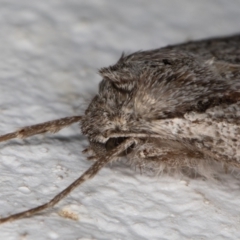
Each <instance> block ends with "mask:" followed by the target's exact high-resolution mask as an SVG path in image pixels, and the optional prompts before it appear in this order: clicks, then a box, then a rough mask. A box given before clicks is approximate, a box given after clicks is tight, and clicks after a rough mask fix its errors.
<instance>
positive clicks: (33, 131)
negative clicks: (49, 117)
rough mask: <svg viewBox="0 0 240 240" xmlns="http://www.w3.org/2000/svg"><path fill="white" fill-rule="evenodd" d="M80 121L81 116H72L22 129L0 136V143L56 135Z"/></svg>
mask: <svg viewBox="0 0 240 240" xmlns="http://www.w3.org/2000/svg"><path fill="white" fill-rule="evenodd" d="M81 119H82V116H72V117H65V118H60V119H56V120H53V121H48V122H44V123H39V124H35V125H32V126H27V127H23V128H20V129H19V130H18V131H16V132H12V133H7V134H5V135H2V136H0V142H5V141H7V140H10V139H13V138H26V137H30V136H33V135H37V134H42V133H46V132H51V133H56V132H58V131H60V130H61V129H63V128H65V127H67V126H69V125H71V124H73V123H75V122H79V121H80V120H81Z"/></svg>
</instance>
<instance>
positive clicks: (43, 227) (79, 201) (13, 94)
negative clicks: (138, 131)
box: [0, 0, 240, 240]
mask: <svg viewBox="0 0 240 240" xmlns="http://www.w3.org/2000/svg"><path fill="white" fill-rule="evenodd" d="M239 23H240V1H238V0H232V1H228V0H221V1H208V0H202V1H191V0H182V1H178V0H172V1H168V0H162V1H158V0H148V1H146V0H122V1H119V0H111V1H107V0H88V1H84V0H68V1H64V0H52V1H49V0H41V1H31V0H21V1H17V0H6V1H4V0H0V26H1V27H0V54H1V57H0V112H1V114H0V134H4V133H6V132H9V131H12V130H14V129H16V128H18V127H20V126H25V125H30V124H34V123H38V122H42V121H47V120H51V119H55V118H60V117H64V116H70V115H75V114H81V113H82V109H84V108H85V107H86V104H87V103H88V102H89V99H91V96H93V95H94V93H95V92H96V91H97V85H98V83H99V81H100V77H99V76H98V75H97V69H98V68H100V67H103V66H108V65H110V64H113V63H115V62H116V61H117V59H118V58H119V56H120V55H121V53H122V51H125V52H133V51H136V50H144V49H151V48H157V47H160V46H164V45H167V44H173V43H177V42H182V41H186V40H189V39H199V38H204V37H211V36H218V35H227V34H231V33H236V32H240V31H239ZM78 133H79V134H78ZM86 146H87V141H86V139H85V138H84V137H83V136H81V134H80V131H79V129H78V126H77V125H75V126H72V127H70V128H68V129H65V130H63V131H62V132H60V133H58V134H56V135H45V136H37V137H32V138H29V139H26V140H24V141H19V140H16V141H10V142H7V143H4V144H1V146H0V215H1V216H7V215H8V214H10V213H16V212H18V211H21V210H25V209H28V208H30V207H34V206H37V205H39V204H42V203H44V202H46V201H48V200H49V199H51V198H52V197H53V196H54V195H55V194H57V193H58V192H59V191H61V190H62V189H63V188H65V187H66V186H67V185H68V184H70V183H71V182H72V181H73V180H75V179H76V178H77V177H78V176H79V175H80V174H81V173H82V172H83V171H84V170H86V169H87V168H88V167H89V166H90V164H91V163H90V162H88V161H86V160H85V156H84V155H83V154H82V153H81V151H82V150H83V148H84V147H86ZM220 179H221V181H219V182H214V183H209V182H206V181H204V180H203V179H195V180H192V179H191V180H187V179H180V178H178V177H175V178H174V177H169V176H161V177H159V178H150V177H148V176H144V175H140V174H139V173H136V172H135V171H134V170H133V169H129V168H127V166H126V165H124V164H121V163H114V164H112V165H111V166H108V167H106V168H104V169H103V170H102V171H101V172H100V173H99V175H98V176H97V177H96V178H94V179H92V180H91V181H89V182H87V183H86V184H84V185H83V186H81V187H79V188H78V189H77V190H75V191H74V192H73V193H71V195H70V196H68V197H67V198H66V199H64V200H63V201H61V202H60V203H59V204H58V205H57V206H56V207H55V208H54V209H51V210H49V211H46V212H44V213H42V214H40V215H38V216H34V217H32V218H29V219H23V220H19V221H16V222H13V223H6V224H4V225H0V239H4V240H7V239H27V240H28V239H34V240H39V239H70V240H72V239H75V240H76V239H138V240H139V239H151V240H153V239H172V240H173V239H194V240H196V239H234V240H235V239H239V238H240V227H239V222H240V208H239V204H240V201H239V195H240V181H239V179H238V178H237V177H234V176H230V175H224V176H222V177H221V176H220ZM62 209H67V210H69V211H71V212H73V213H74V214H76V215H77V216H78V217H79V220H78V221H74V220H69V219H66V218H63V217H61V216H59V215H58V214H57V212H58V211H60V210H62Z"/></svg>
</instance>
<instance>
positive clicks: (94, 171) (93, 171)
mask: <svg viewBox="0 0 240 240" xmlns="http://www.w3.org/2000/svg"><path fill="white" fill-rule="evenodd" d="M136 142H137V141H136V140H135V139H133V138H129V139H126V140H125V141H124V142H123V143H121V144H120V145H119V146H117V147H116V148H115V149H113V150H112V151H110V152H109V153H108V154H107V155H106V156H105V157H102V158H100V159H99V160H98V161H97V162H95V163H94V164H93V165H92V166H91V167H90V168H89V169H88V170H87V171H86V172H84V173H83V174H82V175H81V176H80V177H79V178H78V179H77V180H75V181H74V182H73V183H72V184H70V185H69V186H68V187H67V188H65V189H64V190H63V191H62V192H60V193H59V194H57V195H56V196H55V197H54V198H52V200H50V201H49V202H47V203H45V204H43V205H40V206H38V207H35V208H32V209H29V210H26V211H23V212H20V213H17V214H13V215H10V216H8V217H6V218H0V223H4V222H9V221H14V220H17V219H20V218H24V217H30V216H32V215H34V214H36V213H38V212H40V211H43V210H45V209H48V208H50V207H53V206H54V205H56V204H57V203H58V202H59V201H60V200H62V199H63V198H65V197H66V196H67V195H68V194H69V193H70V192H72V191H73V190H74V189H75V188H76V187H78V186H79V185H81V184H82V183H84V182H85V181H87V180H89V179H91V178H93V177H94V176H95V175H96V174H97V173H98V172H99V171H100V170H101V169H102V168H103V167H104V165H106V164H107V163H109V162H110V161H113V160H114V159H115V158H116V157H118V155H119V154H121V153H122V152H123V151H125V150H126V149H128V148H129V147H131V146H132V145H133V144H134V143H136Z"/></svg>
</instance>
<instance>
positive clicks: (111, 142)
mask: <svg viewBox="0 0 240 240" xmlns="http://www.w3.org/2000/svg"><path fill="white" fill-rule="evenodd" d="M125 139H126V138H124V137H119V138H109V139H108V140H107V142H106V143H105V147H106V150H107V151H111V150H112V149H114V148H115V147H117V146H118V145H119V144H121V143H122V142H123V141H124V140H125Z"/></svg>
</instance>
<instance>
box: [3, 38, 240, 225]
mask: <svg viewBox="0 0 240 240" xmlns="http://www.w3.org/2000/svg"><path fill="white" fill-rule="evenodd" d="M99 73H100V75H101V76H102V78H103V79H102V81H101V82H100V84H99V92H98V93H97V95H96V96H95V97H94V98H93V99H92V101H91V103H90V104H89V106H88V107H87V109H86V111H85V114H84V115H83V116H71V117H66V118H62V119H57V120H54V121H49V122H45V123H40V124H37V125H32V126H27V127H23V128H21V129H19V130H18V131H16V132H12V133H8V134H5V135H2V136H0V141H1V142H3V141H7V140H10V139H13V138H26V137H30V136H33V135H36V134H42V133H46V132H50V133H56V132H58V131H59V130H61V129H62V128H64V127H67V126H69V125H71V124H73V123H79V124H80V128H81V131H82V133H83V134H84V135H85V136H86V137H87V138H88V140H89V147H88V148H87V149H85V150H84V152H86V153H88V154H89V157H88V158H89V159H91V160H93V165H92V166H91V167H90V168H89V169H88V170H87V171H86V172H84V173H83V174H82V175H81V176H80V177H79V178H78V179H77V180H75V181H74V182H73V183H72V184H71V185H70V186H68V187H67V188H66V189H64V190H63V191H62V192H60V193H59V194H57V195H56V196H55V197H54V198H52V200H50V201H49V202H47V203H45V204H43V205H40V206H38V207H35V208H32V209H29V210H26V211H24V212H20V213H17V214H13V215H10V216H8V217H5V218H1V219H0V223H4V222H7V221H12V220H16V219H19V218H23V217H29V216H32V215H34V214H36V213H38V212H40V211H42V210H44V209H47V208H50V207H53V206H54V205H55V204H57V203H58V202H59V201H60V200H61V199H63V198H64V197H66V196H67V195H68V194H69V193H70V192H71V191H72V190H74V189H75V188H76V187H78V186H79V185H80V184H82V183H83V182H85V181H87V180H88V179H90V178H92V177H94V176H95V175H96V174H97V173H98V172H99V171H100V170H101V168H103V167H104V166H105V165H106V164H107V163H109V162H112V161H115V160H116V159H119V158H121V157H125V158H127V159H129V161H130V162H131V164H133V165H136V166H138V167H140V168H145V169H149V170H152V171H156V172H168V171H172V170H176V171H180V172H188V171H189V170H190V171H192V170H193V171H195V172H197V173H199V174H201V175H204V173H205V169H208V168H209V167H210V166H212V165H213V164H219V165H220V166H222V167H227V168H240V140H239V135H240V35H235V36H230V37H222V38H212V39H207V40H200V41H192V42H187V43H184V44H179V45H174V46H167V47H164V48H159V49H155V50H148V51H139V52H135V53H132V54H130V55H124V54H123V55H122V56H121V58H120V59H119V60H118V62H117V63H116V64H114V65H112V66H110V67H106V68H102V69H100V71H99Z"/></svg>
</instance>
